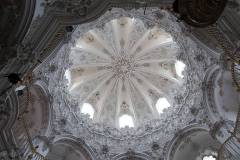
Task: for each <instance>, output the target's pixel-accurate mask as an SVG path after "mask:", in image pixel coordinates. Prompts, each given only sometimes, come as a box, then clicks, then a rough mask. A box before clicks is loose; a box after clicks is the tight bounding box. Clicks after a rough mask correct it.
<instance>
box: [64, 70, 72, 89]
mask: <svg viewBox="0 0 240 160" xmlns="http://www.w3.org/2000/svg"><path fill="white" fill-rule="evenodd" d="M64 76H65V78H66V79H67V81H68V83H67V85H68V86H69V84H70V82H71V73H70V71H69V70H66V71H65V74H64Z"/></svg>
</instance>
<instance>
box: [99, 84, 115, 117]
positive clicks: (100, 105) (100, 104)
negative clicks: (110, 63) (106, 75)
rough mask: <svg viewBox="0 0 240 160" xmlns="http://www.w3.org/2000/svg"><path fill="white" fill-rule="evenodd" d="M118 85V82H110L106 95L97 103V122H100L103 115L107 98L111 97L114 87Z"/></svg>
mask: <svg viewBox="0 0 240 160" xmlns="http://www.w3.org/2000/svg"><path fill="white" fill-rule="evenodd" d="M115 83H116V80H115V81H114V80H112V81H110V84H109V85H108V86H107V87H106V89H105V91H104V94H103V95H101V96H100V97H101V98H100V99H99V101H98V102H97V104H96V107H97V115H96V118H95V120H96V121H98V120H99V119H100V116H101V114H102V110H103V105H104V102H105V100H106V98H107V97H108V96H109V95H110V92H111V91H112V89H113V87H114V85H115Z"/></svg>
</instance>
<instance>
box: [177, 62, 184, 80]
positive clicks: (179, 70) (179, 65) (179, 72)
mask: <svg viewBox="0 0 240 160" xmlns="http://www.w3.org/2000/svg"><path fill="white" fill-rule="evenodd" d="M185 67H186V65H185V64H184V63H183V62H181V61H177V62H176V63H175V69H176V73H177V75H178V76H179V77H181V78H183V77H184V76H183V73H182V72H183V71H184V69H185Z"/></svg>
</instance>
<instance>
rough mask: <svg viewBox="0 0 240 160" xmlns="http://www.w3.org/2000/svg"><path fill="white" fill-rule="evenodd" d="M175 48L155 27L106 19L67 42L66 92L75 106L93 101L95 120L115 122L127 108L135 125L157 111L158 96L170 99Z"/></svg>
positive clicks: (175, 76)
mask: <svg viewBox="0 0 240 160" xmlns="http://www.w3.org/2000/svg"><path fill="white" fill-rule="evenodd" d="M178 52H180V49H179V47H178V46H177V44H176V43H175V42H174V41H173V39H172V37H171V35H170V34H169V33H167V32H165V31H164V30H163V29H161V28H158V27H153V28H150V29H148V28H146V27H145V26H144V24H143V23H142V21H141V20H140V19H136V18H128V17H122V18H118V19H114V20H111V21H110V22H108V23H106V24H105V25H103V26H102V27H97V28H94V29H92V30H90V31H88V32H87V33H85V34H84V35H83V36H81V37H79V38H78V39H77V40H76V42H75V45H74V46H73V47H72V48H71V51H70V55H69V56H70V61H71V62H72V65H71V66H70V67H69V68H68V69H67V71H66V73H65V76H66V78H67V79H68V87H69V92H70V94H71V95H72V96H73V97H74V98H75V99H77V100H78V103H79V109H80V110H81V109H82V106H83V105H86V104H90V105H91V106H92V107H93V109H94V115H91V116H92V117H93V120H94V121H96V122H103V123H106V124H108V125H111V126H115V127H119V117H121V116H122V115H125V114H127V115H129V116H131V117H132V119H133V122H134V126H138V125H140V124H141V123H142V122H144V121H148V120H151V119H157V118H159V116H161V114H160V115H159V112H158V110H157V108H156V103H157V100H158V99H159V98H162V97H164V98H166V100H167V101H168V102H169V104H170V105H171V100H170V99H168V96H169V94H171V93H170V92H171V89H172V88H175V89H176V88H178V87H179V86H181V84H182V78H183V75H182V73H181V72H182V70H181V69H183V68H184V64H181V63H180V62H178V61H177V58H176V55H177V53H178ZM179 63H180V65H179ZM179 66H180V67H179ZM176 69H177V70H176ZM88 106H89V105H88ZM163 108H164V106H163ZM90 109H91V108H90ZM84 110H85V111H84V113H89V114H91V113H92V112H91V111H90V112H88V111H86V108H84ZM91 116H90V117H91ZM129 126H130V125H129Z"/></svg>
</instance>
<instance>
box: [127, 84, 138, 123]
mask: <svg viewBox="0 0 240 160" xmlns="http://www.w3.org/2000/svg"><path fill="white" fill-rule="evenodd" d="M125 82H126V83H125V84H126V90H127V92H126V98H127V103H128V104H129V109H130V111H131V112H132V114H133V119H134V121H135V122H136V120H137V117H136V113H135V107H134V105H133V102H132V94H131V90H130V87H131V86H130V83H129V79H128V80H127V81H125Z"/></svg>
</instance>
